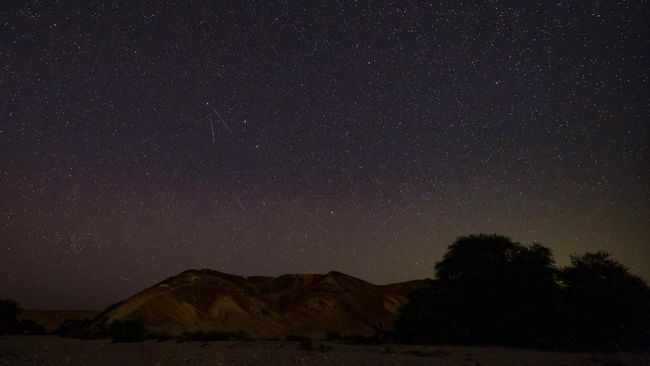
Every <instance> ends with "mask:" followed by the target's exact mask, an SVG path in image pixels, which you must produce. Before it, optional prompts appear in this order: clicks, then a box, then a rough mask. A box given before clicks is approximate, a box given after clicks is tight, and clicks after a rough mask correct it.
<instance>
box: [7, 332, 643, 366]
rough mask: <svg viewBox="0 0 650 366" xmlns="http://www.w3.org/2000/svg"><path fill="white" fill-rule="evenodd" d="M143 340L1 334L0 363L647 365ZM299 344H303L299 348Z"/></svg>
mask: <svg viewBox="0 0 650 366" xmlns="http://www.w3.org/2000/svg"><path fill="white" fill-rule="evenodd" d="M311 347H312V348H313V349H312V350H304V349H300V348H301V345H300V342H281V341H277V342H269V341H251V342H206V343H201V342H189V343H178V342H176V341H166V342H157V341H147V342H140V343H121V344H112V343H110V341H108V340H76V339H65V338H60V337H56V336H3V337H0V365H18V366H19V365H119V366H127V365H190V366H204V365H310V366H312V365H314V366H319V365H323V366H324V365H445V366H453V365H463V366H465V365H467V366H470V365H471V366H477V365H481V366H486V365H521V366H525V365H540V366H542V365H544V366H550V365H596V366H620V365H650V356H643V355H636V354H589V353H562V352H538V351H531V350H517V349H507V348H478V347H476V348H474V347H418V346H348V345H342V344H337V343H331V342H330V343H328V342H313V343H311ZM302 348H304V345H303V347H302Z"/></svg>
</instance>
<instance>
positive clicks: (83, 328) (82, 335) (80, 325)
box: [54, 319, 91, 339]
mask: <svg viewBox="0 0 650 366" xmlns="http://www.w3.org/2000/svg"><path fill="white" fill-rule="evenodd" d="M90 323H91V320H89V319H84V320H79V319H67V320H65V321H63V323H61V325H59V327H58V328H57V329H56V330H55V331H54V333H56V334H58V335H60V336H61V337H65V338H77V339H88V338H90V333H89V332H88V325H90Z"/></svg>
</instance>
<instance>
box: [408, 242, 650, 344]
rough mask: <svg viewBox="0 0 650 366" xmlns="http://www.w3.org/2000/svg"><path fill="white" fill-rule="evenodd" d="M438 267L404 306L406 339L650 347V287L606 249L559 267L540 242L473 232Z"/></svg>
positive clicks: (455, 245)
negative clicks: (527, 242) (527, 243)
mask: <svg viewBox="0 0 650 366" xmlns="http://www.w3.org/2000/svg"><path fill="white" fill-rule="evenodd" d="M435 272H436V278H435V280H434V282H433V284H432V285H430V286H427V287H423V288H420V289H419V290H416V291H415V292H413V293H411V294H410V295H409V303H408V304H407V305H405V306H404V307H403V308H402V309H401V311H400V315H399V317H398V319H397V322H396V328H397V332H398V334H399V336H400V338H401V340H402V341H404V342H410V343H452V344H494V345H508V346H526V347H544V348H557V349H572V350H598V351H620V350H639V349H650V315H649V314H650V312H649V311H648V309H650V290H649V288H648V286H647V284H646V283H645V282H644V281H643V280H642V279H641V278H639V277H638V276H635V275H632V274H630V273H629V272H628V269H627V268H625V266H623V265H622V264H620V263H618V262H616V261H615V260H613V259H611V258H610V257H609V254H607V253H603V252H597V253H586V254H584V255H580V256H572V257H571V265H570V266H568V267H566V268H563V269H562V270H558V269H557V268H556V267H555V264H554V261H553V256H552V253H551V250H550V249H548V248H546V247H544V246H542V245H540V244H533V245H531V246H523V245H521V244H519V243H516V242H512V241H511V240H510V239H509V238H507V237H505V236H501V235H496V234H495V235H483V234H480V235H470V236H464V237H460V238H458V239H457V240H456V241H455V242H454V243H453V244H452V245H451V246H449V250H448V251H447V253H446V254H445V255H444V257H443V259H442V260H441V261H440V262H438V263H436V266H435Z"/></svg>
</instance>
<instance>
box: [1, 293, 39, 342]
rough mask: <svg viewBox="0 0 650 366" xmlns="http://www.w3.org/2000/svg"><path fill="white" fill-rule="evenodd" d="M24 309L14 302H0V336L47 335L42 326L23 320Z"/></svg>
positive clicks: (6, 300) (5, 300) (29, 320)
mask: <svg viewBox="0 0 650 366" xmlns="http://www.w3.org/2000/svg"><path fill="white" fill-rule="evenodd" d="M22 314H23V308H22V307H21V306H20V304H18V303H17V302H15V301H13V300H8V299H3V300H0V334H32V335H38V334H46V333H47V330H46V329H45V327H44V326H42V325H41V324H38V323H37V322H35V321H33V320H31V319H21V315H22Z"/></svg>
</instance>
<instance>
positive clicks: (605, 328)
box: [560, 252, 650, 350]
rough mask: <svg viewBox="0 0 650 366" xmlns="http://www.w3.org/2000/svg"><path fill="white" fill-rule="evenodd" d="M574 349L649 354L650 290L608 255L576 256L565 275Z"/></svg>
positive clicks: (566, 334) (567, 337)
mask: <svg viewBox="0 0 650 366" xmlns="http://www.w3.org/2000/svg"><path fill="white" fill-rule="evenodd" d="M560 281H561V284H562V286H563V294H564V297H563V299H564V304H565V314H564V315H565V319H564V321H565V322H566V323H567V324H569V325H570V326H569V327H566V328H565V329H564V331H565V332H564V336H563V339H565V340H566V342H567V346H568V347H570V348H572V349H589V350H601V349H608V350H621V349H623V350H624V349H650V290H649V288H648V286H647V285H646V283H645V282H644V281H643V280H642V279H641V278H639V277H637V276H634V275H632V274H630V273H629V272H628V269H627V268H625V267H624V266H623V265H622V264H620V263H618V262H616V261H615V260H613V259H611V258H610V257H609V255H608V254H607V253H603V252H598V253H587V254H584V255H581V256H573V257H571V266H569V267H567V268H565V269H564V270H563V271H562V272H561V274H560Z"/></svg>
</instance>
